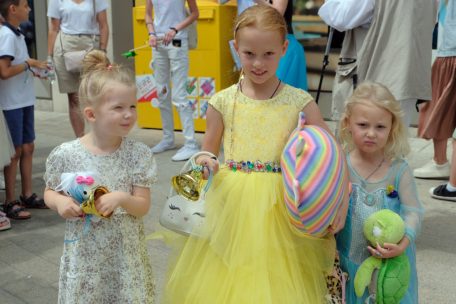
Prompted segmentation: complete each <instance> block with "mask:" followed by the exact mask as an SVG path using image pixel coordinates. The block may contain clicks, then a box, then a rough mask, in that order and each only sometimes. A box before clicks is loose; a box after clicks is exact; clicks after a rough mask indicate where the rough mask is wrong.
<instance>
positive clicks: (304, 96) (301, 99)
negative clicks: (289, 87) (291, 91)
mask: <svg viewBox="0 0 456 304" xmlns="http://www.w3.org/2000/svg"><path fill="white" fill-rule="evenodd" d="M297 94H298V96H297V97H298V98H296V101H297V102H298V106H299V107H300V109H302V108H304V107H305V106H307V105H308V104H309V103H310V102H311V101H312V100H313V97H312V95H310V94H309V93H307V92H306V91H304V90H301V89H298V93H297Z"/></svg>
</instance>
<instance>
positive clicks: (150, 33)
mask: <svg viewBox="0 0 456 304" xmlns="http://www.w3.org/2000/svg"><path fill="white" fill-rule="evenodd" d="M149 36H155V37H157V34H156V33H155V32H149Z"/></svg>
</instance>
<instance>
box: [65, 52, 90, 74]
mask: <svg viewBox="0 0 456 304" xmlns="http://www.w3.org/2000/svg"><path fill="white" fill-rule="evenodd" d="M91 50H92V49H88V50H81V51H69V52H63V62H65V69H66V70H67V71H68V72H70V73H79V72H81V69H82V61H83V60H84V57H85V56H86V55H87V53H88V52H90V51H91Z"/></svg>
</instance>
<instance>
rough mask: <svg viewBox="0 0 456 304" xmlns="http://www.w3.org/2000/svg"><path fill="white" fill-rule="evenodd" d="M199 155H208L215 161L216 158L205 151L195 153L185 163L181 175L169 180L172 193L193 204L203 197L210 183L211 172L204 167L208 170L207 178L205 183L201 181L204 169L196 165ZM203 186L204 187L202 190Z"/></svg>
mask: <svg viewBox="0 0 456 304" xmlns="http://www.w3.org/2000/svg"><path fill="white" fill-rule="evenodd" d="M200 155H208V156H209V157H211V158H213V159H215V160H217V157H216V156H215V155H214V154H212V153H210V152H207V151H201V152H198V153H195V154H194V155H193V156H192V157H190V159H189V160H188V161H187V162H186V163H185V165H184V167H183V168H182V170H181V173H180V174H179V175H176V176H173V178H171V185H172V186H173V189H174V191H175V192H176V193H177V194H178V195H180V196H183V197H185V198H186V199H188V200H191V201H194V202H196V201H198V200H199V199H200V198H201V195H203V197H204V195H205V193H206V192H207V190H208V189H209V186H210V184H211V181H212V172H211V170H209V168H208V167H206V168H207V169H208V170H209V178H208V180H207V182H206V181H205V180H204V179H203V171H204V168H205V167H204V166H201V165H198V164H196V158H197V157H198V156H200ZM217 161H218V160H217ZM204 185H205V187H204V189H203V186H204Z"/></svg>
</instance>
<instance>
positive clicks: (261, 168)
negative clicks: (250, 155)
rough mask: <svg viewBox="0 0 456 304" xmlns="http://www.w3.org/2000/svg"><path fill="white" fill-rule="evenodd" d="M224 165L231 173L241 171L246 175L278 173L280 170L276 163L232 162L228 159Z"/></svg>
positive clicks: (278, 164)
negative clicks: (252, 173) (251, 173)
mask: <svg viewBox="0 0 456 304" xmlns="http://www.w3.org/2000/svg"><path fill="white" fill-rule="evenodd" d="M225 165H227V167H228V168H230V169H231V170H232V171H233V172H236V171H238V170H239V171H242V172H246V173H250V172H272V173H280V172H282V169H281V168H280V163H276V162H262V161H259V160H257V161H254V162H253V161H249V160H248V161H239V162H237V161H234V160H232V159H229V160H227V161H225Z"/></svg>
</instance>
